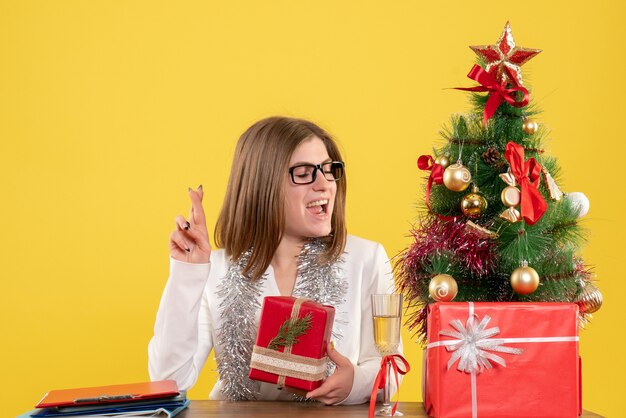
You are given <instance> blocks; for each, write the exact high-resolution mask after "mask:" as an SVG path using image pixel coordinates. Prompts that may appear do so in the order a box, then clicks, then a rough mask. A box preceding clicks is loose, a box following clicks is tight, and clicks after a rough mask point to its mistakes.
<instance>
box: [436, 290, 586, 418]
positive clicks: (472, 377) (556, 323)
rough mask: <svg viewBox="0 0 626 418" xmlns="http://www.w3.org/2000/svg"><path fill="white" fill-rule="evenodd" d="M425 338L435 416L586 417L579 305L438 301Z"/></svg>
mask: <svg viewBox="0 0 626 418" xmlns="http://www.w3.org/2000/svg"><path fill="white" fill-rule="evenodd" d="M427 335H428V345H427V348H426V353H425V363H426V364H425V375H424V407H425V408H426V412H427V413H428V414H429V415H430V416H433V417H559V418H563V417H576V416H579V415H580V414H581V413H582V401H581V387H580V384H581V375H580V374H581V370H580V357H579V355H578V306H577V305H575V304H572V303H521V302H520V303H486V302H485V303H473V302H458V303H457V302H447V303H434V304H431V305H429V307H428V320H427Z"/></svg>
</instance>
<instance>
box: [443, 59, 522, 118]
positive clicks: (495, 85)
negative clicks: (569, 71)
mask: <svg viewBox="0 0 626 418" xmlns="http://www.w3.org/2000/svg"><path fill="white" fill-rule="evenodd" d="M467 76H468V77H469V78H471V79H472V80H474V81H477V82H478V83H479V84H480V86H476V87H455V89H456V90H465V91H476V92H482V91H488V92H489V98H488V99H487V103H486V104H485V111H484V114H483V125H485V126H487V121H488V120H489V119H491V117H492V116H493V115H494V114H495V113H496V110H497V109H498V107H499V106H500V104H501V103H502V101H506V102H507V103H508V104H510V105H511V106H515V107H524V106H526V105H527V104H528V100H529V99H530V94H529V93H528V90H527V89H526V88H524V87H522V86H517V87H513V88H510V89H507V88H506V85H503V84H500V83H499V82H498V81H497V80H496V79H495V78H494V76H493V75H491V74H490V73H488V72H487V71H485V70H483V68H482V67H481V66H479V65H476V64H474V66H473V67H472V69H471V70H470V72H469V74H467ZM516 91H521V92H522V93H524V97H523V98H522V100H521V101H517V100H515V98H514V97H513V93H515V92H516Z"/></svg>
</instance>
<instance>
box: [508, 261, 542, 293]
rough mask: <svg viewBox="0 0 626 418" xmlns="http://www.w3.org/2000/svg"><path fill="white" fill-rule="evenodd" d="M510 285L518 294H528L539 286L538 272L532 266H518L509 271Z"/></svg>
mask: <svg viewBox="0 0 626 418" xmlns="http://www.w3.org/2000/svg"><path fill="white" fill-rule="evenodd" d="M511 287H512V288H513V290H515V292H516V293H519V294H520V295H530V294H531V293H533V292H534V291H535V290H537V287H539V274H537V272H536V271H535V269H534V268H532V267H528V266H523V267H518V268H516V269H515V270H513V273H511Z"/></svg>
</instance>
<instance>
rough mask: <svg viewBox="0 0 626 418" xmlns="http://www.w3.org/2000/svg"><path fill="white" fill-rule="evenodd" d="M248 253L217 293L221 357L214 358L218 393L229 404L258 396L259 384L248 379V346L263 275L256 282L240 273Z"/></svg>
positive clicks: (251, 341)
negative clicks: (219, 381)
mask: <svg viewBox="0 0 626 418" xmlns="http://www.w3.org/2000/svg"><path fill="white" fill-rule="evenodd" d="M251 253H252V250H248V251H246V252H245V253H244V254H243V255H242V256H241V258H240V259H239V260H238V261H237V262H236V263H231V265H230V266H229V268H228V273H226V277H224V279H223V280H222V282H221V283H220V286H219V289H218V291H217V295H218V297H219V298H220V299H221V300H222V301H221V302H220V306H219V309H220V315H221V317H222V326H221V328H220V329H219V332H218V335H217V345H219V347H220V348H221V354H220V356H219V357H217V358H216V360H217V371H218V373H219V376H220V380H221V381H222V393H223V394H224V397H225V398H226V399H228V400H231V401H245V400H248V401H254V400H257V399H258V396H259V386H260V384H259V382H255V381H253V380H250V379H249V378H248V374H249V373H250V358H251V356H252V346H253V345H254V343H255V337H256V331H257V328H256V320H255V318H256V313H257V311H258V310H259V309H260V308H261V304H260V301H259V298H260V296H261V287H262V285H263V282H265V280H266V279H267V274H264V275H263V276H261V277H260V278H259V279H258V280H251V279H250V278H248V277H246V276H244V275H243V274H241V271H242V270H243V267H244V266H245V265H246V263H247V262H248V259H249V258H250V254H251Z"/></svg>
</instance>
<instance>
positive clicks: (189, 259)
mask: <svg viewBox="0 0 626 418" xmlns="http://www.w3.org/2000/svg"><path fill="white" fill-rule="evenodd" d="M203 196H204V192H203V191H202V185H200V186H199V187H198V189H197V190H193V189H191V187H190V188H189V198H190V199H191V212H190V213H189V221H187V220H186V219H185V217H184V216H182V215H178V216H177V217H176V230H175V231H174V232H172V234H171V235H170V255H171V256H172V258H173V259H174V260H178V261H184V262H186V263H198V264H199V263H208V262H209V259H210V257H211V244H209V233H208V231H207V228H206V218H205V216H204V208H203V207H202V197H203Z"/></svg>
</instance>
